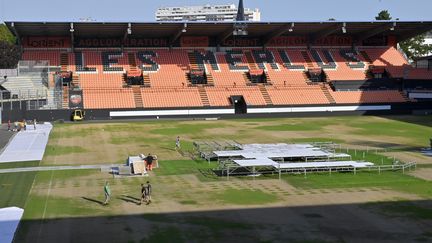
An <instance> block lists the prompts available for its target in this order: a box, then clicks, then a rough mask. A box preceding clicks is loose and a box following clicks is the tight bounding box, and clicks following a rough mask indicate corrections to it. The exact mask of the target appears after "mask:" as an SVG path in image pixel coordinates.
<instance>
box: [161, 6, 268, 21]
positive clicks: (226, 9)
mask: <svg viewBox="0 0 432 243" xmlns="http://www.w3.org/2000/svg"><path fill="white" fill-rule="evenodd" d="M237 11H238V8H237V7H236V5H235V4H226V5H204V6H185V7H163V8H158V9H157V10H156V21H235V20H236V16H237ZM244 12H245V14H244V15H245V20H246V21H261V12H260V11H259V9H254V10H253V9H249V8H245V11H244Z"/></svg>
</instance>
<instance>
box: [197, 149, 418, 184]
mask: <svg viewBox="0 0 432 243" xmlns="http://www.w3.org/2000/svg"><path fill="white" fill-rule="evenodd" d="M194 144H195V148H196V149H197V152H198V153H199V154H200V156H201V157H202V158H205V159H206V160H208V161H209V162H210V161H211V160H214V161H217V162H218V163H219V171H220V175H221V176H227V178H229V177H230V176H241V175H243V176H244V175H249V176H258V175H261V174H279V177H281V174H282V173H297V174H304V175H305V176H306V173H307V172H328V173H332V172H336V171H345V172H353V173H354V174H355V173H356V172H357V171H358V170H374V171H378V172H379V173H380V172H381V171H385V170H403V171H405V169H407V168H408V169H409V168H411V167H415V163H409V164H401V165H390V166H384V165H383V166H375V164H374V163H371V162H368V161H354V160H352V157H351V155H349V154H345V153H336V152H335V151H336V150H335V147H340V146H339V145H336V144H334V143H311V144H286V143H278V144H245V145H242V144H239V143H237V142H233V141H231V142H230V141H225V142H223V143H221V142H196V143H194ZM221 148H222V149H221ZM218 149H219V150H218Z"/></svg>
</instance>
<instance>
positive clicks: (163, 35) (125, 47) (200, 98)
mask: <svg viewBox="0 0 432 243" xmlns="http://www.w3.org/2000/svg"><path fill="white" fill-rule="evenodd" d="M6 25H7V26H8V27H9V28H11V29H13V28H16V29H15V30H14V31H12V32H14V33H15V32H16V33H19V34H20V36H21V37H22V40H23V44H22V45H23V50H24V51H23V53H22V60H31V61H48V66H49V77H48V81H47V83H48V85H46V86H47V88H46V89H45V93H50V92H51V91H48V90H49V88H50V87H54V86H56V85H57V86H58V82H59V81H58V80H59V77H60V78H61V82H62V85H63V86H64V87H61V90H62V93H63V95H62V96H63V107H64V108H68V105H69V104H68V103H69V102H68V101H69V100H68V98H69V96H70V94H72V93H74V92H78V91H82V95H83V105H84V107H83V108H85V109H135V108H139V109H146V108H152V109H153V108H186V107H231V106H233V105H234V104H233V99H234V98H233V97H241V99H242V100H244V102H246V105H247V106H257V107H265V106H309V105H310V106H312V105H340V104H365V103H367V104H374V103H376V104H382V103H405V102H409V101H411V100H409V99H407V97H406V95H405V94H407V92H410V91H412V90H422V91H423V90H425V91H429V90H431V89H432V88H431V87H432V85H430V82H429V81H430V80H432V71H430V70H428V69H427V68H415V67H413V66H411V65H410V64H409V62H408V61H407V59H406V57H405V56H404V54H403V53H401V52H400V50H398V49H397V45H396V44H397V42H398V41H401V40H402V39H403V38H406V37H405V36H409V34H410V33H415V32H416V31H417V30H418V29H419V28H420V29H426V28H431V29H432V25H431V24H429V23H423V22H421V23H420V22H418V23H411V22H406V23H405V22H404V23H398V25H397V26H398V28H394V30H392V31H391V32H390V31H386V30H385V28H384V27H385V26H384V27H383V24H382V23H379V22H377V23H375V22H373V23H356V22H353V23H343V26H346V25H348V26H349V28H348V30H349V33H346V34H344V35H340V34H328V33H335V31H334V29H333V28H335V27H334V26H335V23H309V24H307V23H299V24H296V25H295V26H296V30H295V31H296V35H299V36H293V35H291V34H289V35H286V34H285V32H284V33H283V34H280V32H281V31H282V30H285V29H286V28H285V27H286V25H284V24H276V23H270V24H269V25H255V24H252V25H253V28H251V36H247V37H242V38H236V37H235V36H232V31H231V28H232V25H226V24H221V26H213V25H208V24H199V25H198V24H196V25H195V24H191V25H190V26H189V25H188V27H187V28H186V29H183V28H185V26H184V25H181V26H180V25H178V24H175V23H173V24H169V25H168V24H167V25H166V26H165V25H164V28H159V27H161V26H159V25H155V24H145V23H133V24H132V25H133V26H134V28H132V29H133V31H131V32H132V34H129V32H125V31H126V29H123V27H120V25H111V24H106V26H109V28H107V29H104V30H102V29H101V30H100V31H99V32H97V31H96V32H97V33H96V34H94V36H92V35H89V34H88V33H92V32H91V31H93V32H94V31H95V30H99V27H100V23H91V24H86V25H81V24H79V23H77V24H76V28H77V29H78V31H76V32H73V35H74V36H75V35H76V36H75V39H74V38H70V37H69V36H64V37H61V36H59V33H63V32H59V31H58V30H59V29H62V30H66V32H67V33H69V27H70V24H68V23H65V27H59V26H63V25H61V24H60V25H53V26H51V24H49V23H47V24H44V28H46V29H47V30H48V29H49V30H50V31H52V36H49V37H36V38H33V36H37V35H35V34H34V33H37V32H38V31H37V30H35V29H33V27H34V26H33V24H32V23H30V25H29V24H28V23H15V24H14V25H12V24H11V23H6ZM37 25H38V24H36V26H37ZM222 25H223V26H222ZM289 26H291V24H290V25H289ZM293 26H294V25H293ZM402 26H404V27H402ZM177 27H179V29H177ZM165 28H166V29H165ZM218 28H220V29H218ZM314 28H315V29H314ZM338 28H339V27H338ZM114 29H115V30H116V31H117V32H116V33H127V35H124V38H123V39H119V37H118V36H117V35H116V37H113V36H114ZM318 29H319V30H320V31H319V30H318ZM327 29H328V31H322V30H327ZM381 29H382V30H381ZM174 30H177V32H176V31H174ZM185 30H186V31H185ZM204 30H205V31H204ZM221 30H225V31H221ZM227 30H230V31H227ZM278 30H281V31H278ZM111 31H112V32H111ZM149 31H151V32H149ZM203 31H204V32H203ZM369 31H370V32H372V33H373V34H375V33H374V32H375V31H381V32H380V34H382V35H384V36H385V37H386V38H381V36H379V35H377V34H375V35H374V36H371V37H367V38H366V39H365V40H363V42H362V43H357V42H356V41H355V40H354V39H355V38H356V37H359V35H361V34H365V35H367V33H368V32H369ZM225 32H226V33H225ZM282 32H283V31H282ZM46 33H51V32H46ZM54 33H57V35H54ZM84 33H87V34H84ZM149 33H152V34H151V35H149ZM173 33H179V35H172V34H173ZM198 33H206V34H208V36H197V34H198ZM39 34H40V33H39ZM221 34H227V35H226V36H223V35H222V36H221ZM48 35H51V34H48ZM147 35H148V37H146V38H143V36H147ZM230 35H231V36H230ZM273 35H274V36H273ZM278 35H279V36H278ZM39 36H42V35H39ZM150 36H151V37H150ZM275 36H276V37H275ZM321 36H324V37H321ZM222 37H224V38H222ZM225 37H226V38H225ZM255 37H259V38H255ZM264 37H265V38H264ZM267 37H268V38H267ZM309 37H310V38H309ZM315 37H316V39H315V40H313V39H314V38H315ZM308 38H309V40H308ZM398 38H401V39H398ZM10 80H12V81H14V83H12V82H10V81H9V82H8V83H5V87H6V88H9V89H10V90H12V91H13V92H12V94H15V93H17V90H18V89H25V88H29V89H35V86H37V85H39V84H38V82H37V81H35V80H33V79H30V78H26V79H25V78H22V77H21V79H20V78H12V79H10ZM16 80H18V81H16ZM19 80H24V81H22V82H21V83H20V84H18V82H19ZM43 85H45V84H43ZM40 88H42V89H44V87H40Z"/></svg>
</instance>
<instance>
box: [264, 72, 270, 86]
mask: <svg viewBox="0 0 432 243" xmlns="http://www.w3.org/2000/svg"><path fill="white" fill-rule="evenodd" d="M264 73H265V77H266V83H267V84H268V85H271V84H272V80H271V77H270V75H269V73H268V72H264Z"/></svg>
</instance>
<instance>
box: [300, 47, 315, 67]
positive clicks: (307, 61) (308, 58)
mask: <svg viewBox="0 0 432 243" xmlns="http://www.w3.org/2000/svg"><path fill="white" fill-rule="evenodd" d="M301 54H302V56H303V58H304V60H305V61H306V64H307V66H308V68H313V67H314V65H313V63H312V59H311V57H310V56H309V53H308V52H307V51H302V52H301Z"/></svg>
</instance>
